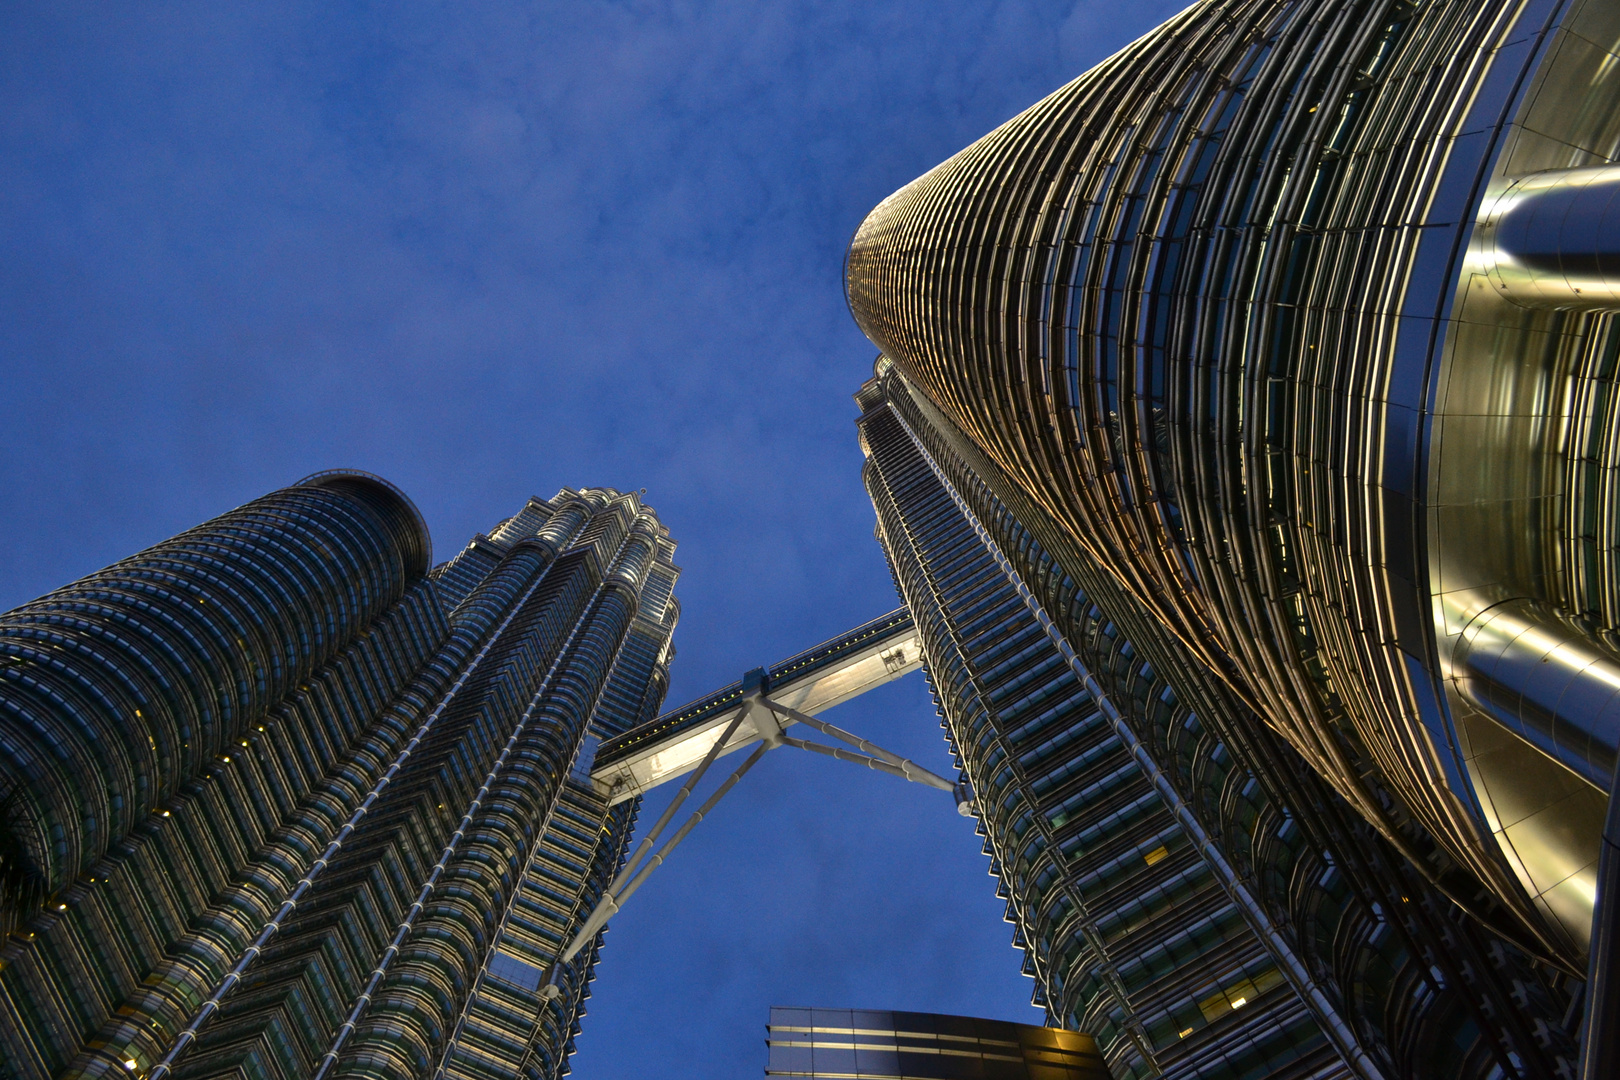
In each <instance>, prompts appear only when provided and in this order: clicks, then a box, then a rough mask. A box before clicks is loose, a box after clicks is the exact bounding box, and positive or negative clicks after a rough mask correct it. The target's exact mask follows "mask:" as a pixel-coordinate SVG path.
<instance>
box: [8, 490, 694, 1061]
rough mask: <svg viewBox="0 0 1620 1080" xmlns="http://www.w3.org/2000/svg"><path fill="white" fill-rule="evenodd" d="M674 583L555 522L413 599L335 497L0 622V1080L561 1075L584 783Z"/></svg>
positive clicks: (589, 518)
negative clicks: (551, 988)
mask: <svg viewBox="0 0 1620 1080" xmlns="http://www.w3.org/2000/svg"><path fill="white" fill-rule="evenodd" d="M673 549H674V545H673V543H672V542H671V541H670V540H669V538H668V536H667V533H666V531H665V530H664V529H663V527H662V526H661V525H660V524H659V523H658V520H657V518H656V516H655V515H654V514H653V513H652V511H650V510H649V509H647V508H646V507H644V506H643V505H642V504H641V502H640V500H639V497H638V496H636V495H633V494H630V495H626V494H621V493H619V492H616V491H613V490H611V489H589V490H584V491H578V492H576V491H571V490H564V491H563V492H560V493H559V494H558V495H557V496H556V497H554V498H552V499H550V500H540V499H533V500H530V501H529V503H528V504H527V506H525V507H524V509H523V510H522V512H520V513H519V514H517V515H516V516H514V517H513V518H510V519H508V520H507V521H505V522H503V523H501V525H500V526H499V527H498V528H496V529H495V530H493V531H492V532H491V533H490V534H489V535H488V536H479V537H476V538H475V539H474V540H473V541H472V542H471V543H470V544H468V545H467V547H466V548H465V549H463V550H462V551H461V552H459V553H458V554H457V555H456V556H455V557H454V558H452V559H451V560H450V561H449V562H447V563H444V564H442V565H440V566H437V567H431V556H430V548H429V540H428V536H427V532H426V529H425V527H424V526H423V524H422V522H421V519H420V517H419V516H418V515H417V513H416V511H415V509H414V508H413V507H412V506H411V504H410V502H409V501H408V500H407V499H406V498H405V497H404V496H402V495H400V494H399V493H398V492H397V491H395V490H394V489H393V488H391V487H390V486H389V485H387V484H385V483H384V482H382V481H379V480H377V479H376V478H373V477H368V476H364V475H361V474H354V473H331V474H323V475H319V476H316V477H311V478H310V479H309V480H306V481H304V482H302V483H300V484H298V485H296V486H294V487H290V488H287V489H284V490H282V491H278V492H274V493H272V494H270V495H268V496H266V497H265V498H263V499H260V500H257V501H256V502H253V503H250V504H248V505H247V506H245V507H242V508H240V509H238V510H234V511H231V512H230V513H227V514H225V515H222V516H221V517H219V518H216V519H214V520H212V521H210V522H208V523H206V524H204V525H202V526H199V527H198V528H196V529H193V530H191V531H190V532H187V533H183V534H181V535H180V536H178V537H176V538H174V539H173V540H169V541H165V542H164V543H162V544H159V545H157V546H156V547H153V548H151V549H148V550H147V551H144V552H142V553H140V554H138V555H135V556H133V557H131V558H129V559H126V560H124V561H123V562H121V563H118V564H116V565H114V566H112V567H110V568H108V569H107V570H105V571H102V572H100V573H98V574H93V575H91V576H89V577H87V578H84V579H82V580H80V581H77V582H74V583H73V584H71V585H68V586H66V587H64V588H62V589H59V590H57V591H56V592H53V593H51V594H49V595H47V596H45V597H42V598H41V599H39V600H37V601H34V602H33V603H30V604H26V605H24V606H23V607H20V608H18V609H16V610H14V611H12V612H9V613H7V614H5V615H4V616H0V653H3V654H4V659H3V660H0V781H3V783H4V785H5V789H6V792H7V794H8V802H7V806H8V809H9V816H8V818H7V822H6V825H7V828H8V830H9V831H8V834H7V844H6V848H5V850H6V854H7V856H10V857H11V858H10V861H9V864H8V865H9V867H10V868H13V869H14V870H15V871H16V872H15V873H13V874H12V883H13V885H14V887H13V888H12V889H11V891H10V892H9V894H8V900H7V903H8V906H7V910H6V917H7V919H8V920H9V923H10V926H11V932H10V934H9V936H8V938H7V940H6V942H5V945H4V948H3V950H0V1075H3V1076H5V1077H6V1078H7V1080H46V1078H49V1077H82V1076H106V1075H117V1076H133V1077H135V1078H137V1080H139V1078H143V1077H188V1078H198V1080H201V1078H204V1077H216V1076H218V1077H224V1076H231V1077H244V1076H245V1077H266V1078H269V1077H287V1078H292V1077H299V1078H304V1077H310V1076H340V1075H341V1076H367V1077H398V1078H401V1080H403V1078H405V1077H417V1076H425V1075H434V1074H435V1073H440V1074H442V1075H447V1076H467V1077H474V1076H488V1075H492V1074H499V1075H508V1076H523V1077H548V1078H549V1077H556V1076H560V1075H562V1074H564V1073H566V1072H567V1071H568V1065H567V1059H568V1055H569V1053H570V1052H571V1050H572V1045H573V1037H574V1034H575V1033H576V1032H577V1030H578V1018H579V1016H580V1015H581V1014H582V1012H583V1002H584V999H585V997H586V996H587V995H588V989H587V984H588V982H589V979H590V973H591V969H592V967H593V966H594V963H595V956H596V950H595V948H594V947H593V948H591V949H588V950H586V952H584V953H582V954H581V955H580V957H579V958H578V959H577V960H576V961H575V962H574V963H573V964H572V965H571V966H570V967H569V969H568V970H566V971H564V972H563V973H562V975H561V984H562V986H563V990H564V992H563V993H562V994H561V995H560V996H559V997H558V998H557V999H556V1000H555V1001H550V1002H547V1001H543V1000H542V999H541V997H540V996H539V994H538V993H537V983H538V981H539V976H538V973H539V971H540V970H541V969H543V968H544V967H545V966H546V965H547V964H549V963H550V962H551V960H552V958H553V957H554V956H555V954H556V953H557V952H558V951H559V949H560V947H561V943H562V942H564V941H566V940H567V938H568V937H569V936H570V935H571V934H572V933H573V930H574V927H575V925H576V924H577V921H578V920H579V919H581V918H583V917H584V914H585V913H586V912H588V911H589V909H590V908H591V906H592V905H593V904H594V903H595V900H596V897H597V895H598V894H599V893H600V892H601V891H602V889H604V888H605V887H606V885H607V882H608V881H609V879H610V878H611V876H612V874H613V873H614V872H615V871H616V869H617V867H618V866H619V864H620V862H621V860H622V858H623V855H624V848H625V844H626V842H627V840H628V837H629V833H630V829H631V828H632V826H633V823H634V817H635V811H636V805H637V804H636V802H634V801H630V802H625V803H622V804H620V805H618V806H616V807H613V808H611V809H610V808H609V807H608V805H607V804H606V802H605V801H604V800H602V799H601V798H600V797H599V796H597V795H596V794H595V792H594V790H593V789H592V787H591V785H590V782H589V779H588V777H587V776H586V775H585V770H587V769H588V766H589V755H590V753H591V752H592V748H593V747H594V746H595V744H596V742H597V740H599V739H600V738H605V737H610V736H612V735H614V734H617V733H618V732H620V731H622V730H624V729H626V728H628V727H630V726H633V725H634V724H636V723H638V722H641V721H642V720H644V719H646V718H648V717H650V716H652V715H653V714H655V713H656V711H657V708H658V706H659V704H660V702H661V700H662V696H663V691H664V688H665V686H666V685H667V671H666V667H665V665H666V664H667V661H668V658H669V639H670V633H671V631H672V629H673V627H674V623H675V619H676V616H677V607H676V605H675V602H674V600H673V597H672V589H673V586H674V582H675V578H676V576H677V570H676V568H675V567H674V565H673V563H672V562H671V561H670V560H671V556H672V554H673Z"/></svg>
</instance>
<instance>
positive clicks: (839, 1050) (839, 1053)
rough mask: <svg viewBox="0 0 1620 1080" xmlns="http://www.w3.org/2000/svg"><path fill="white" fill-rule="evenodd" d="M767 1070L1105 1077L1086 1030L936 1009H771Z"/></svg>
mask: <svg viewBox="0 0 1620 1080" xmlns="http://www.w3.org/2000/svg"><path fill="white" fill-rule="evenodd" d="M767 1030H768V1032H769V1037H768V1038H767V1040H766V1043H767V1045H768V1046H769V1048H770V1061H769V1064H767V1065H766V1066H765V1075H766V1076H798V1077H808V1078H814V1080H857V1078H858V1080H1109V1074H1108V1068H1107V1066H1106V1065H1104V1064H1103V1060H1102V1055H1101V1054H1100V1053H1098V1050H1097V1043H1096V1040H1094V1039H1093V1038H1091V1036H1089V1035H1080V1034H1077V1033H1075V1032H1072V1031H1063V1030H1060V1029H1057V1028H1047V1027H1036V1026H1035V1025H1033V1024H1014V1023H1010V1022H1008V1021H1005V1020H983V1019H980V1018H978V1017H972V1016H940V1015H938V1014H935V1013H910V1012H884V1011H879V1010H876V1009H794V1008H783V1007H780V1006H778V1007H775V1008H772V1009H771V1023H770V1027H769V1028H768V1029H767Z"/></svg>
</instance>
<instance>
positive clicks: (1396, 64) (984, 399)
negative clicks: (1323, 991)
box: [846, 0, 1620, 976]
mask: <svg viewBox="0 0 1620 1080" xmlns="http://www.w3.org/2000/svg"><path fill="white" fill-rule="evenodd" d="M1617 38H1620V25H1617V21H1616V19H1615V18H1614V16H1613V15H1612V13H1610V12H1609V11H1608V10H1607V9H1606V8H1605V7H1604V6H1603V5H1601V4H1597V3H1590V2H1574V3H1566V4H1559V3H1530V4H1517V3H1504V2H1489V3H1477V4H1461V3H1450V4H1448V3H1432V4H1409V3H1400V2H1397V3H1361V4H1339V3H1326V2H1322V0H1299V2H1258V0H1226V2H1208V3H1202V4H1197V5H1194V6H1193V7H1192V8H1189V9H1188V10H1187V11H1185V12H1183V13H1182V14H1180V15H1178V16H1176V17H1175V18H1174V19H1172V20H1171V21H1170V22H1168V23H1166V24H1165V25H1164V26H1162V27H1160V28H1159V29H1158V30H1156V31H1154V32H1153V33H1151V34H1149V35H1147V36H1146V37H1144V38H1142V39H1140V40H1139V41H1137V42H1135V43H1133V44H1132V45H1130V46H1129V47H1127V48H1126V49H1124V50H1123V51H1121V52H1120V53H1118V54H1117V55H1115V56H1114V57H1112V58H1110V59H1109V60H1107V61H1105V62H1104V63H1103V64H1101V65H1099V66H1098V67H1097V68H1095V69H1093V70H1092V71H1090V72H1088V73H1086V74H1085V75H1083V76H1082V77H1081V78H1079V79H1077V80H1075V81H1074V82H1073V83H1071V84H1069V85H1068V86H1065V87H1064V88H1062V89H1061V90H1059V91H1057V92H1056V93H1054V94H1053V95H1051V96H1050V97H1048V98H1046V99H1045V100H1043V101H1041V102H1040V103H1038V104H1037V105H1035V106H1033V107H1032V108H1030V109H1029V110H1027V111H1026V112H1025V113H1023V114H1021V115H1020V116H1018V117H1015V118H1014V119H1013V120H1011V121H1009V122H1008V123H1006V124H1004V125H1003V126H1002V127H1000V128H998V129H997V130H996V131H994V132H992V133H991V134H989V135H987V136H986V137H984V138H983V139H981V140H979V141H978V142H976V143H974V144H973V145H972V146H969V147H968V148H967V149H965V150H963V151H962V152H961V153H959V154H957V155H956V156H955V157H953V158H951V159H949V160H948V161H946V162H944V163H943V164H941V165H939V166H937V167H936V168H934V169H932V170H931V171H929V172H928V173H926V174H924V175H923V176H921V177H919V178H918V179H917V180H915V181H913V182H912V183H910V184H908V185H906V186H905V187H903V188H901V189H900V190H899V191H897V192H896V193H895V194H894V195H892V196H890V197H889V198H888V199H886V200H884V201H883V202H882V203H881V204H880V205H879V206H878V207H877V208H876V209H875V210H873V212H872V213H871V215H870V216H869V217H868V218H867V219H866V221H865V222H863V224H862V225H861V227H860V228H859V230H858V231H857V233H856V236H855V238H854V240H853V242H852V245H851V248H850V252H849V256H848V260H847V282H846V289H847V295H848V297H849V301H850V306H851V309H852V311H853V313H854V315H855V317H856V319H857V321H858V322H859V323H860V325H861V327H862V329H863V330H864V331H865V332H866V333H867V335H868V336H869V337H870V338H871V339H872V340H873V341H874V342H875V343H877V344H878V346H879V347H880V348H881V349H882V350H883V353H884V355H885V356H886V357H887V358H888V359H889V360H890V361H891V362H892V363H893V365H894V366H895V369H896V371H897V372H898V374H899V376H900V377H902V378H903V380H904V382H905V384H906V385H907V386H908V387H909V388H911V390H912V391H914V392H915V397H916V398H917V400H918V403H919V404H918V407H919V408H922V409H926V410H928V411H930V412H931V413H933V414H935V415H936V417H937V420H938V423H937V425H935V426H936V427H937V428H938V430H940V431H941V432H943V433H944V437H945V438H947V439H948V440H949V441H951V443H952V445H953V446H954V447H955V448H956V452H960V453H961V454H963V455H964V456H965V457H974V458H975V459H977V460H982V462H983V464H984V469H983V470H982V472H983V473H984V475H985V479H986V482H987V483H989V484H990V485H991V487H992V488H993V489H994V492H995V495H996V497H997V498H998V499H1000V500H1001V501H1002V502H1004V503H1006V504H1008V505H1009V506H1014V507H1022V508H1025V510H1026V511H1027V512H1025V513H1023V514H1021V515H1020V520H1024V519H1026V518H1027V519H1028V520H1025V521H1024V523H1025V524H1026V525H1027V527H1028V528H1029V529H1030V530H1031V532H1032V533H1033V534H1034V535H1035V537H1036V539H1037V540H1038V541H1039V543H1040V544H1041V545H1042V546H1043V547H1044V548H1045V549H1046V550H1047V551H1049V552H1051V553H1052V555H1053V556H1054V557H1055V558H1056V559H1057V561H1058V562H1059V563H1060V564H1062V565H1063V566H1064V568H1065V569H1066V570H1068V571H1069V572H1070V573H1073V574H1075V575H1076V576H1077V577H1078V576H1080V571H1081V570H1082V569H1083V570H1084V573H1085V575H1086V576H1088V577H1089V578H1091V579H1094V580H1097V581H1098V582H1099V583H1101V584H1100V585H1099V588H1102V587H1103V585H1106V589H1108V590H1115V591H1117V593H1118V595H1119V596H1120V597H1122V600H1121V601H1120V602H1121V603H1128V604H1129V605H1131V606H1132V607H1133V608H1134V609H1136V611H1137V612H1138V613H1139V614H1140V616H1141V619H1142V622H1141V624H1140V627H1139V628H1140V629H1141V630H1142V633H1143V634H1147V635H1148V636H1149V637H1150V638H1151V639H1153V640H1138V641H1137V644H1138V646H1139V647H1140V648H1141V649H1142V651H1143V652H1144V653H1145V654H1149V655H1152V654H1154V653H1155V652H1158V653H1164V654H1168V653H1172V652H1174V653H1179V654H1183V655H1185V656H1187V657H1190V658H1192V659H1193V661H1195V663H1196V666H1197V667H1198V668H1199V669H1200V673H1199V674H1197V675H1196V677H1197V678H1203V677H1206V676H1207V677H1209V678H1212V679H1214V680H1215V681H1216V682H1218V683H1219V685H1220V693H1222V694H1225V695H1228V696H1229V697H1230V699H1231V700H1232V701H1233V702H1234V703H1235V707H1237V708H1240V709H1244V710H1253V712H1254V713H1255V714H1257V715H1258V716H1259V717H1261V718H1263V719H1264V721H1265V722H1266V723H1267V725H1268V726H1270V727H1271V728H1272V729H1274V730H1275V731H1276V732H1277V733H1278V734H1280V735H1281V736H1283V738H1284V739H1286V740H1287V742H1288V743H1289V744H1290V745H1291V746H1292V748H1293V750H1294V751H1295V752H1297V753H1298V754H1299V755H1301V756H1302V757H1303V759H1304V760H1305V761H1306V762H1307V763H1308V764H1309V765H1310V766H1311V767H1312V768H1313V769H1314V770H1315V771H1316V772H1317V773H1318V774H1319V775H1320V776H1322V777H1323V778H1325V779H1326V780H1327V781H1328V782H1329V783H1330V784H1331V785H1332V787H1333V788H1334V789H1335V791H1336V792H1337V794H1338V796H1339V797H1342V798H1343V799H1344V800H1345V801H1346V803H1348V804H1349V805H1350V806H1351V807H1354V809H1355V810H1356V811H1357V812H1358V813H1359V814H1360V815H1361V816H1362V817H1364V818H1365V819H1366V820H1367V821H1369V822H1371V823H1372V824H1373V825H1374V826H1375V827H1376V828H1377V829H1378V831H1379V833H1380V834H1381V835H1382V836H1383V838H1384V840H1385V841H1386V842H1387V843H1389V844H1391V845H1392V846H1393V847H1394V848H1395V849H1396V850H1397V851H1399V852H1400V853H1401V854H1402V855H1404V856H1405V857H1406V858H1407V859H1408V860H1410V862H1411V864H1412V865H1413V866H1414V867H1417V868H1419V869H1420V870H1421V871H1422V873H1423V875H1424V877H1425V878H1426V879H1427V880H1428V881H1429V883H1430V884H1432V885H1433V886H1434V887H1435V888H1437V889H1439V890H1440V891H1441V892H1442V893H1444V894H1445V895H1446V896H1448V897H1449V898H1450V899H1451V900H1452V901H1455V902H1456V903H1459V904H1461V905H1463V907H1465V908H1466V909H1467V910H1469V911H1471V912H1472V913H1473V914H1474V915H1475V916H1477V917H1478V919H1479V920H1480V921H1481V922H1482V923H1483V924H1484V925H1487V926H1489V927H1491V928H1492V929H1493V930H1495V931H1496V932H1498V933H1501V934H1503V935H1505V936H1506V937H1508V938H1510V939H1512V940H1514V941H1516V942H1518V943H1519V944H1520V945H1522V946H1523V947H1524V948H1526V949H1528V950H1529V951H1530V952H1531V953H1532V954H1534V955H1538V956H1540V957H1541V958H1542V959H1543V960H1545V961H1546V962H1547V963H1549V964H1551V965H1553V967H1554V968H1555V969H1561V970H1563V971H1565V972H1568V973H1570V974H1571V975H1572V976H1573V975H1576V974H1578V973H1583V972H1584V971H1585V970H1586V962H1587V952H1588V944H1589V936H1590V932H1591V925H1592V917H1593V904H1594V900H1595V897H1596V895H1597V891H1598V889H1597V873H1598V865H1597V863H1598V857H1597V856H1598V851H1599V840H1600V836H1601V834H1602V830H1603V823H1604V811H1605V806H1606V805H1607V803H1608V794H1609V791H1610V789H1611V788H1612V786H1613V772H1614V765H1615V757H1616V745H1617V735H1620V711H1617V703H1616V699H1615V692H1616V690H1617V689H1620V666H1616V665H1617V659H1620V652H1617V651H1616V646H1615V642H1616V640H1617V638H1616V637H1615V633H1616V630H1617V628H1620V587H1617V583H1620V577H1617V570H1620V562H1617V560H1616V556H1615V552H1616V550H1617V548H1620V543H1617V542H1616V530H1617V529H1620V515H1617V514H1616V512H1615V506H1616V504H1615V502H1614V501H1613V496H1612V495H1611V494H1610V492H1611V489H1612V488H1613V485H1614V483H1615V481H1614V477H1616V476H1617V475H1620V440H1617V439H1616V438H1615V436H1614V432H1615V431H1617V430H1620V425H1617V424H1616V423H1615V421H1614V419H1613V416H1614V415H1615V408H1616V406H1615V404H1614V395H1613V394H1612V392H1611V387H1612V386H1613V383H1614V375H1615V366H1616V359H1615V358H1616V355H1617V352H1620V337H1617V336H1616V333H1615V332H1614V331H1613V330H1612V321H1613V320H1612V314H1611V312H1612V311H1613V310H1614V308H1615V307H1616V306H1620V300H1617V299H1616V297H1620V257H1616V255H1620V243H1614V242H1612V241H1611V240H1610V239H1609V238H1610V237H1611V236H1613V237H1620V226H1617V225H1615V224H1614V223H1620V200H1615V199H1613V198H1612V196H1613V194H1614V192H1615V191H1616V190H1620V180H1617V179H1616V177H1615V176H1614V175H1613V174H1612V173H1611V171H1610V170H1609V169H1608V166H1609V165H1610V163H1611V162H1612V161H1613V160H1614V159H1615V157H1616V154H1617V146H1620V54H1617V52H1616V50H1620V45H1617V42H1616V39H1617ZM1571 170H1573V171H1571ZM1611 203H1612V204H1613V205H1615V207H1616V210H1615V212H1614V213H1613V214H1611V211H1610V209H1609V208H1610V206H1611ZM1099 602H1101V601H1099ZM1109 615H1110V616H1112V617H1114V618H1115V619H1116V620H1120V621H1121V622H1122V624H1123V622H1124V621H1126V620H1125V619H1124V616H1122V615H1120V614H1116V613H1115V612H1112V611H1110V612H1109ZM1136 637H1137V638H1141V637H1142V634H1138V635H1136ZM1155 666H1156V667H1158V665H1157V663H1156V664H1155ZM1165 670H1169V668H1166V669H1165ZM1187 677H1188V678H1194V677H1195V676H1191V675H1190V676H1187ZM1179 689H1181V688H1179V687H1178V690H1179ZM1183 696H1184V697H1186V696H1190V695H1185V694H1184V695H1183Z"/></svg>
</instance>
